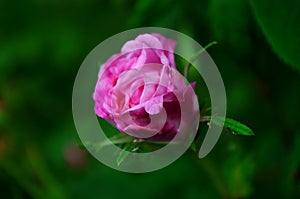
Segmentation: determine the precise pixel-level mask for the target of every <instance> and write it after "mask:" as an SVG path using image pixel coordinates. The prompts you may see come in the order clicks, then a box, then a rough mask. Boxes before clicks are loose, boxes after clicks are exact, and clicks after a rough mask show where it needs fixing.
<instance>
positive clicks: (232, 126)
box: [201, 116, 254, 136]
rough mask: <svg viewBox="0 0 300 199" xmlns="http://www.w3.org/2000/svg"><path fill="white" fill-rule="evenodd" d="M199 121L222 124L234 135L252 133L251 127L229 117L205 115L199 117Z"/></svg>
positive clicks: (249, 134)
mask: <svg viewBox="0 0 300 199" xmlns="http://www.w3.org/2000/svg"><path fill="white" fill-rule="evenodd" d="M201 122H208V124H211V123H213V124H215V125H218V126H223V127H224V128H225V129H227V130H230V131H231V132H232V133H233V134H234V135H246V136H253V135H254V133H253V131H252V129H250V128H249V127H248V126H246V125H245V124H242V123H240V122H238V121H236V120H234V119H231V118H223V117H210V116H206V117H202V118H201Z"/></svg>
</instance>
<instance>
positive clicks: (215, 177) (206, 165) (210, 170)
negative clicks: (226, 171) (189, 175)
mask: <svg viewBox="0 0 300 199" xmlns="http://www.w3.org/2000/svg"><path fill="white" fill-rule="evenodd" d="M195 158H196V162H197V164H198V165H199V166H200V167H201V168H202V169H203V171H204V173H206V175H207V176H208V178H209V179H210V180H211V182H212V183H213V184H214V186H215V188H216V189H217V191H218V192H219V193H220V195H221V197H222V198H228V195H229V194H228V191H227V187H226V184H225V183H224V181H222V175H221V173H220V171H219V170H218V169H217V166H216V164H215V163H214V162H213V161H212V160H210V159H209V158H205V159H199V158H198V157H195Z"/></svg>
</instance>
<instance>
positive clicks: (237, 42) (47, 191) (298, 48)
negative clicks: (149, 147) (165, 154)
mask: <svg viewBox="0 0 300 199" xmlns="http://www.w3.org/2000/svg"><path fill="white" fill-rule="evenodd" d="M299 9H300V1H298V0H287V1H284V2H282V1H279V0H250V1H248V0H232V1H228V0H210V1H207V0H191V1H174V0H173V1H172V0H164V1H162V0H142V1H137V0H128V1H122V0H111V1H85V0H73V1H70V0H65V1H58V0H52V1H38V0H28V1H8V0H4V1H1V2H0V21H1V30H0V91H1V92H0V133H1V134H0V193H1V195H0V198H79V199H80V198H132V199H133V198H174V197H176V198H177V197H178V198H203V197H204V198H266V197H272V198H283V197H284V198H297V196H298V197H300V132H299V127H298V125H297V124H298V123H299V122H300V121H299V115H298V114H299V111H300V105H299V102H300V87H299V86H300V78H299V77H300V73H299V72H300V56H299V55H298V53H299V52H300V37H299V35H300V26H299V21H300V12H299ZM144 26H158V27H165V28H171V29H174V30H177V31H180V32H182V33H185V34H187V35H189V36H191V37H193V38H194V39H195V40H197V41H198V42H199V43H200V44H201V45H203V46H204V45H206V44H207V43H209V42H211V41H214V40H216V41H218V45H216V46H214V47H212V48H210V49H209V50H208V52H209V53H210V55H211V57H212V58H213V59H214V61H215V62H216V64H217V66H218V67H219V70H220V72H221V74H222V77H223V80H224V82H225V86H226V91H227V100H228V115H229V116H230V117H233V118H235V119H238V120H240V121H241V122H243V123H246V124H247V125H249V126H250V127H251V128H252V129H253V130H254V133H255V134H256V136H255V137H250V138H249V137H241V136H234V135H232V134H230V133H226V132H224V133H223V134H222V136H221V139H220V140H219V141H218V143H217V145H216V147H215V148H214V149H213V151H212V152H211V153H210V154H209V155H208V156H207V157H206V158H204V159H200V160H198V159H197V158H196V157H195V156H194V155H193V154H191V153H189V152H187V153H186V154H185V155H184V156H183V157H181V158H180V159H179V160H177V161H176V162H175V163H173V164H172V165H170V166H168V167H166V168H164V169H162V170H159V171H155V172H152V173H146V174H127V173H122V172H119V171H115V170H113V169H110V168H108V167H106V166H104V165H102V164H101V163H99V162H98V161H96V160H95V159H94V158H93V157H92V156H91V155H90V154H88V153H87V152H85V151H84V150H81V149H79V148H78V147H77V144H76V143H77V142H78V140H79V138H78V135H77V132H76V129H75V126H74V123H73V119H72V110H71V96H72V86H73V82H74V79H75V76H76V73H77V70H78V69H79V67H80V64H81V63H82V61H83V59H84V58H85V56H86V55H87V54H88V53H89V52H90V51H91V50H92V49H93V48H94V47H95V46H96V45H98V44H99V43H100V42H101V41H103V40H105V39H106V38H108V37H110V36H112V35H114V34H116V33H119V32H121V31H124V30H127V29H131V28H136V27H144ZM200 97H201V96H200ZM83 106H84V105H83Z"/></svg>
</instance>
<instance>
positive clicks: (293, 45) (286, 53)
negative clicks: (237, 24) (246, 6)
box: [250, 0, 300, 71]
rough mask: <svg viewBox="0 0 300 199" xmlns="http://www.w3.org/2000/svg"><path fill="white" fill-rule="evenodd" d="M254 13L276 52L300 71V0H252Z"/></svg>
mask: <svg viewBox="0 0 300 199" xmlns="http://www.w3.org/2000/svg"><path fill="white" fill-rule="evenodd" d="M250 2H251V7H252V9H253V12H254V15H255V17H256V19H257V21H258V24H259V25H260V27H261V29H262V32H263V33H264V35H265V36H266V38H267V40H268V42H269V43H270V45H271V46H272V49H273V50H274V52H275V53H276V54H277V55H278V56H279V57H280V58H281V59H282V60H283V61H285V62H286V63H288V64H290V65H291V66H292V67H293V68H295V69H297V70H298V71H300V58H299V55H298V53H299V51H300V38H299V35H300V26H299V19H300V12H299V8H300V1H298V0H289V1H280V0H266V1H260V0H250Z"/></svg>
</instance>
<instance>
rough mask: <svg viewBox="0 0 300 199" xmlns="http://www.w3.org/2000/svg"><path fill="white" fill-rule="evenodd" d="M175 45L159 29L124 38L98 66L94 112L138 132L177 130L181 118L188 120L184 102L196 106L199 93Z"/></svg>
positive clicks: (139, 134)
mask: <svg viewBox="0 0 300 199" xmlns="http://www.w3.org/2000/svg"><path fill="white" fill-rule="evenodd" d="M175 44H176V42H175V41H173V40H171V39H166V38H164V37H163V36H161V35H159V34H143V35H139V36H138V37H137V38H136V39H134V40H131V41H128V42H126V43H125V45H124V46H123V47H122V50H121V53H120V54H116V55H113V56H112V57H111V58H109V59H108V60H107V62H106V63H105V64H103V65H102V66H101V68H100V72H99V75H98V82H97V85H96V88H95V92H94V95H93V98H94V101H95V112H96V114H97V115H98V116H100V117H102V118H105V119H107V120H108V121H110V122H112V123H113V124H114V125H115V126H116V127H117V128H118V129H119V130H120V131H121V132H126V133H128V134H130V135H132V136H134V137H139V138H149V137H152V138H155V137H157V136H159V137H160V138H162V139H164V138H165V139H170V137H172V136H174V135H176V133H177V132H178V128H179V125H180V123H181V122H184V123H185V124H187V123H188V121H181V112H182V110H181V106H180V104H181V102H183V101H185V103H186V102H187V100H190V104H191V106H192V105H195V104H197V102H196V101H197V98H196V97H195V94H194V93H193V92H190V90H191V87H190V86H189V85H186V83H185V80H184V78H183V77H182V76H181V75H180V73H179V72H178V71H177V70H176V66H175V62H174V48H175ZM195 107H196V106H195ZM197 108H198V107H196V108H195V109H197ZM192 109H193V108H192ZM191 115H192V113H191ZM189 119H191V118H189ZM156 134H157V135H156ZM153 136H154V137H153Z"/></svg>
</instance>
